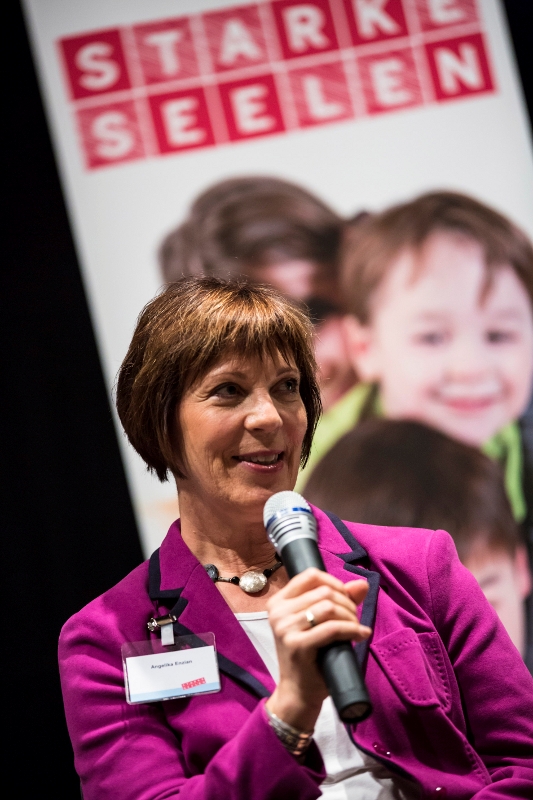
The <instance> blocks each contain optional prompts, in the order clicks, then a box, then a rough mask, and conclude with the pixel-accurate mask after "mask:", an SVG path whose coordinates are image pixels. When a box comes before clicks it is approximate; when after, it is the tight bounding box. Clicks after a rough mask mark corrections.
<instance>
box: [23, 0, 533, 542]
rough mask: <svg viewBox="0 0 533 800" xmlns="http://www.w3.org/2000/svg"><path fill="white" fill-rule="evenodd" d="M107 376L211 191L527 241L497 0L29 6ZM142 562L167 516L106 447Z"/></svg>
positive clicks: (158, 0) (523, 135)
mask: <svg viewBox="0 0 533 800" xmlns="http://www.w3.org/2000/svg"><path fill="white" fill-rule="evenodd" d="M24 6H25V9H26V12H27V19H28V24H29V28H30V32H31V37H32V41H33V45H34V50H35V57H36V61H37V66H38V70H39V73H40V77H41V81H42V88H43V93H44V97H45V101H46V107H47V111H48V115H49V120H50V124H51V128H52V133H53V138H54V142H55V147H56V152H57V157H58V162H59V168H60V171H61V174H62V179H63V184H64V187H65V193H66V196H67V202H68V207H69V212H70V216H71V221H72V225H73V228H74V233H75V239H76V243H77V247H78V253H79V258H80V262H81V265H82V270H83V274H84V279H85V285H86V288H87V293H88V297H89V302H90V307H91V311H92V315H93V320H94V324H95V329H96V332H97V338H98V342H99V346H100V352H101V356H102V361H103V366H104V371H105V375H106V379H107V382H108V385H109V389H110V390H111V387H112V386H113V383H114V380H115V376H116V373H117V370H118V368H119V366H120V363H121V360H122V358H123V357H124V355H125V353H126V349H127V347H128V344H129V340H130V337H131V334H132V331H133V327H134V324H135V319H136V317H137V315H138V313H139V311H140V309H141V308H142V306H143V305H144V304H145V303H146V302H147V301H148V300H149V299H150V298H151V297H152V296H153V295H154V294H155V293H156V292H157V290H158V289H159V288H160V286H161V284H162V278H161V275H160V273H159V271H158V266H157V260H156V252H157V249H158V246H159V244H160V242H161V240H162V239H163V237H164V236H165V234H167V233H168V232H169V231H170V230H171V229H172V228H173V227H175V226H176V225H177V224H178V223H179V222H180V221H181V220H182V219H183V218H184V217H185V215H186V213H187V209H188V207H189V206H190V204H191V201H192V200H193V199H194V198H195V197H196V196H197V195H198V194H199V193H200V192H202V191H203V190H204V189H206V188H207V187H208V186H210V185H211V184H213V183H215V182H216V181H219V180H221V179H223V178H228V177H234V176H237V175H257V174H263V175H272V176H276V177H280V178H283V179H287V180H290V181H293V182H295V183H298V184H300V185H302V186H303V187H305V188H307V189H309V190H311V191H312V192H314V193H316V194H317V195H318V196H320V197H322V198H323V199H324V200H325V201H326V202H328V203H329V204H331V205H332V206H333V207H334V208H335V209H337V210H338V211H339V212H341V213H346V214H352V213H355V212H357V211H358V210H361V209H371V210H374V209H381V208H383V207H384V206H386V205H388V204H390V203H391V202H394V201H398V200H403V199H407V198H409V197H412V196H414V195H416V194H418V193H420V192H422V191H425V190H428V189H437V188H438V189H440V188H443V189H454V190H459V191H464V192H466V193H469V194H472V195H474V196H475V197H478V198H479V199H481V200H482V201H484V202H486V203H488V204H490V205H492V206H494V207H496V208H497V209H499V210H501V211H503V212H504V213H505V214H507V215H508V216H510V217H511V218H512V219H513V220H514V221H516V222H517V223H518V224H519V225H521V226H522V227H523V228H525V229H526V230H527V231H528V232H529V233H530V234H532V235H533V159H532V150H531V143H530V141H529V138H528V129H527V123H526V114H525V109H524V106H523V102H522V99H521V96H520V90H519V81H518V77H517V73H516V68H515V64H514V61H513V55H512V48H511V44H510V40H509V36H508V33H507V29H506V25H505V18H504V14H503V9H502V7H501V4H500V3H499V2H498V0H479V2H477V3H476V2H475V0H379V1H378V0H309V2H305V3H302V2H297V0H273V1H272V2H260V3H243V4H240V5H234V4H230V3H228V2H224V1H223V0H218V1H217V0H152V2H150V3H146V2H144V0H106V2H103V0H92V2H90V3H87V2H81V0H70V1H69V2H68V3H66V2H64V0H24ZM120 441H121V444H122V449H123V454H124V460H125V464H126V471H127V474H128V478H129V481H130V486H131V491H132V496H133V500H134V504H135V509H136V514H137V519H138V522H139V527H140V531H141V536H142V540H143V547H144V550H145V552H146V553H147V554H149V553H150V552H152V550H153V549H154V548H155V547H157V546H158V544H159V543H160V541H161V539H162V538H163V536H164V534H165V533H166V530H167V527H168V523H169V522H171V521H172V519H173V518H174V517H175V515H176V505H175V488H174V487H173V486H171V485H170V484H166V485H162V484H159V483H158V481H157V480H156V479H155V478H152V477H151V476H149V475H148V474H147V472H146V470H145V468H144V465H143V464H142V462H141V460H140V459H139V458H138V456H137V455H136V454H135V453H134V452H133V450H132V449H131V448H130V447H129V445H128V444H127V442H126V441H125V439H124V437H123V435H122V434H121V435H120Z"/></svg>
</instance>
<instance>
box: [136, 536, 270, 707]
mask: <svg viewBox="0 0 533 800" xmlns="http://www.w3.org/2000/svg"><path fill="white" fill-rule="evenodd" d="M150 597H151V598H152V599H153V600H161V601H163V605H164V606H166V607H167V608H169V610H170V612H171V613H172V614H174V616H175V617H177V621H176V622H175V623H174V633H175V635H176V636H183V635H186V634H187V635H190V634H191V633H192V634H195V633H196V634H201V633H208V632H210V633H214V634H215V645H216V649H217V659H218V666H219V669H220V671H221V672H223V673H224V674H225V675H227V676H228V677H231V678H232V679H233V680H236V681H238V682H239V683H241V684H243V685H245V686H246V687H247V688H248V689H249V690H250V691H252V692H253V693H254V694H256V695H257V696H258V697H270V695H271V694H272V692H273V691H274V689H275V683H274V680H273V678H272V676H271V675H270V673H269V671H268V669H267V667H266V666H265V664H264V662H263V660H262V658H261V657H260V655H259V653H258V652H257V650H256V649H255V647H254V646H253V645H252V643H251V641H250V639H249V638H248V636H247V635H246V633H245V632H244V631H243V629H242V627H241V625H240V624H239V622H238V620H237V619H236V618H235V615H234V613H233V612H232V611H231V609H230V607H229V606H228V604H227V603H226V601H225V600H224V598H223V597H222V595H221V594H220V592H219V591H218V589H217V588H216V586H215V585H214V584H213V582H212V581H211V579H210V578H209V576H208V575H207V573H206V571H205V569H204V567H203V566H202V564H200V562H199V561H198V559H197V558H196V557H195V556H194V555H193V554H192V553H191V551H190V550H189V548H188V547H187V545H186V544H185V542H184V541H183V539H182V538H181V533H180V528H179V522H176V523H174V524H173V525H172V527H171V528H170V530H169V532H168V534H167V537H166V538H165V540H164V542H163V544H162V545H161V548H160V550H159V551H156V553H154V554H153V556H152V558H151V559H150Z"/></svg>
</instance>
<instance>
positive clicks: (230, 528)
mask: <svg viewBox="0 0 533 800" xmlns="http://www.w3.org/2000/svg"><path fill="white" fill-rule="evenodd" d="M179 502H180V520H181V535H182V537H183V541H184V542H185V544H186V545H187V547H188V548H189V550H191V552H192V553H194V555H195V556H196V558H197V559H198V560H199V561H200V562H201V563H202V564H215V566H216V567H217V569H218V570H219V572H220V574H221V575H223V576H226V575H228V574H230V573H231V576H233V575H238V576H240V575H241V574H242V573H243V572H246V571H247V570H250V569H261V570H263V569H265V568H266V567H269V566H271V565H272V563H273V561H274V559H275V551H274V547H273V545H272V544H271V542H270V541H269V539H268V537H267V535H266V531H265V528H264V526H263V523H262V522H261V521H259V522H258V521H257V512H255V513H254V514H252V513H251V512H250V511H243V512H242V513H240V512H239V511H237V513H236V511H235V509H234V507H231V509H229V510H228V513H224V509H223V508H221V507H220V504H217V508H216V511H215V510H214V509H211V507H210V504H209V501H208V500H204V502H202V503H199V502H198V500H197V499H196V498H194V499H193V498H190V497H189V496H188V494H187V492H183V491H182V492H180V496H179ZM259 519H261V517H259ZM252 520H253V521H252Z"/></svg>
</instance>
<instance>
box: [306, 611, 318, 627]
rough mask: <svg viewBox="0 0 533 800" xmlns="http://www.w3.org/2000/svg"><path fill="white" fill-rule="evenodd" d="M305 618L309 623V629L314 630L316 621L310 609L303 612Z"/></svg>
mask: <svg viewBox="0 0 533 800" xmlns="http://www.w3.org/2000/svg"><path fill="white" fill-rule="evenodd" d="M305 618H306V620H307V621H308V623H309V627H310V628H314V627H315V625H316V624H317V621H316V619H315V615H314V614H313V612H312V611H311V609H310V608H308V609H307V611H306V612H305Z"/></svg>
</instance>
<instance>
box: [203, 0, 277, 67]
mask: <svg viewBox="0 0 533 800" xmlns="http://www.w3.org/2000/svg"><path fill="white" fill-rule="evenodd" d="M202 19H203V22H204V28H205V32H206V36H207V41H208V43H209V51H210V53H211V60H212V63H213V69H214V70H215V72H224V71H225V70H228V69H238V68H239V67H250V66H254V65H256V64H264V63H266V62H268V56H267V49H266V43H265V37H264V34H263V28H262V26H261V20H260V18H259V11H258V9H257V6H239V7H237V8H230V9H227V10H224V11H214V12H213V13H211V14H203V15H202Z"/></svg>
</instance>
